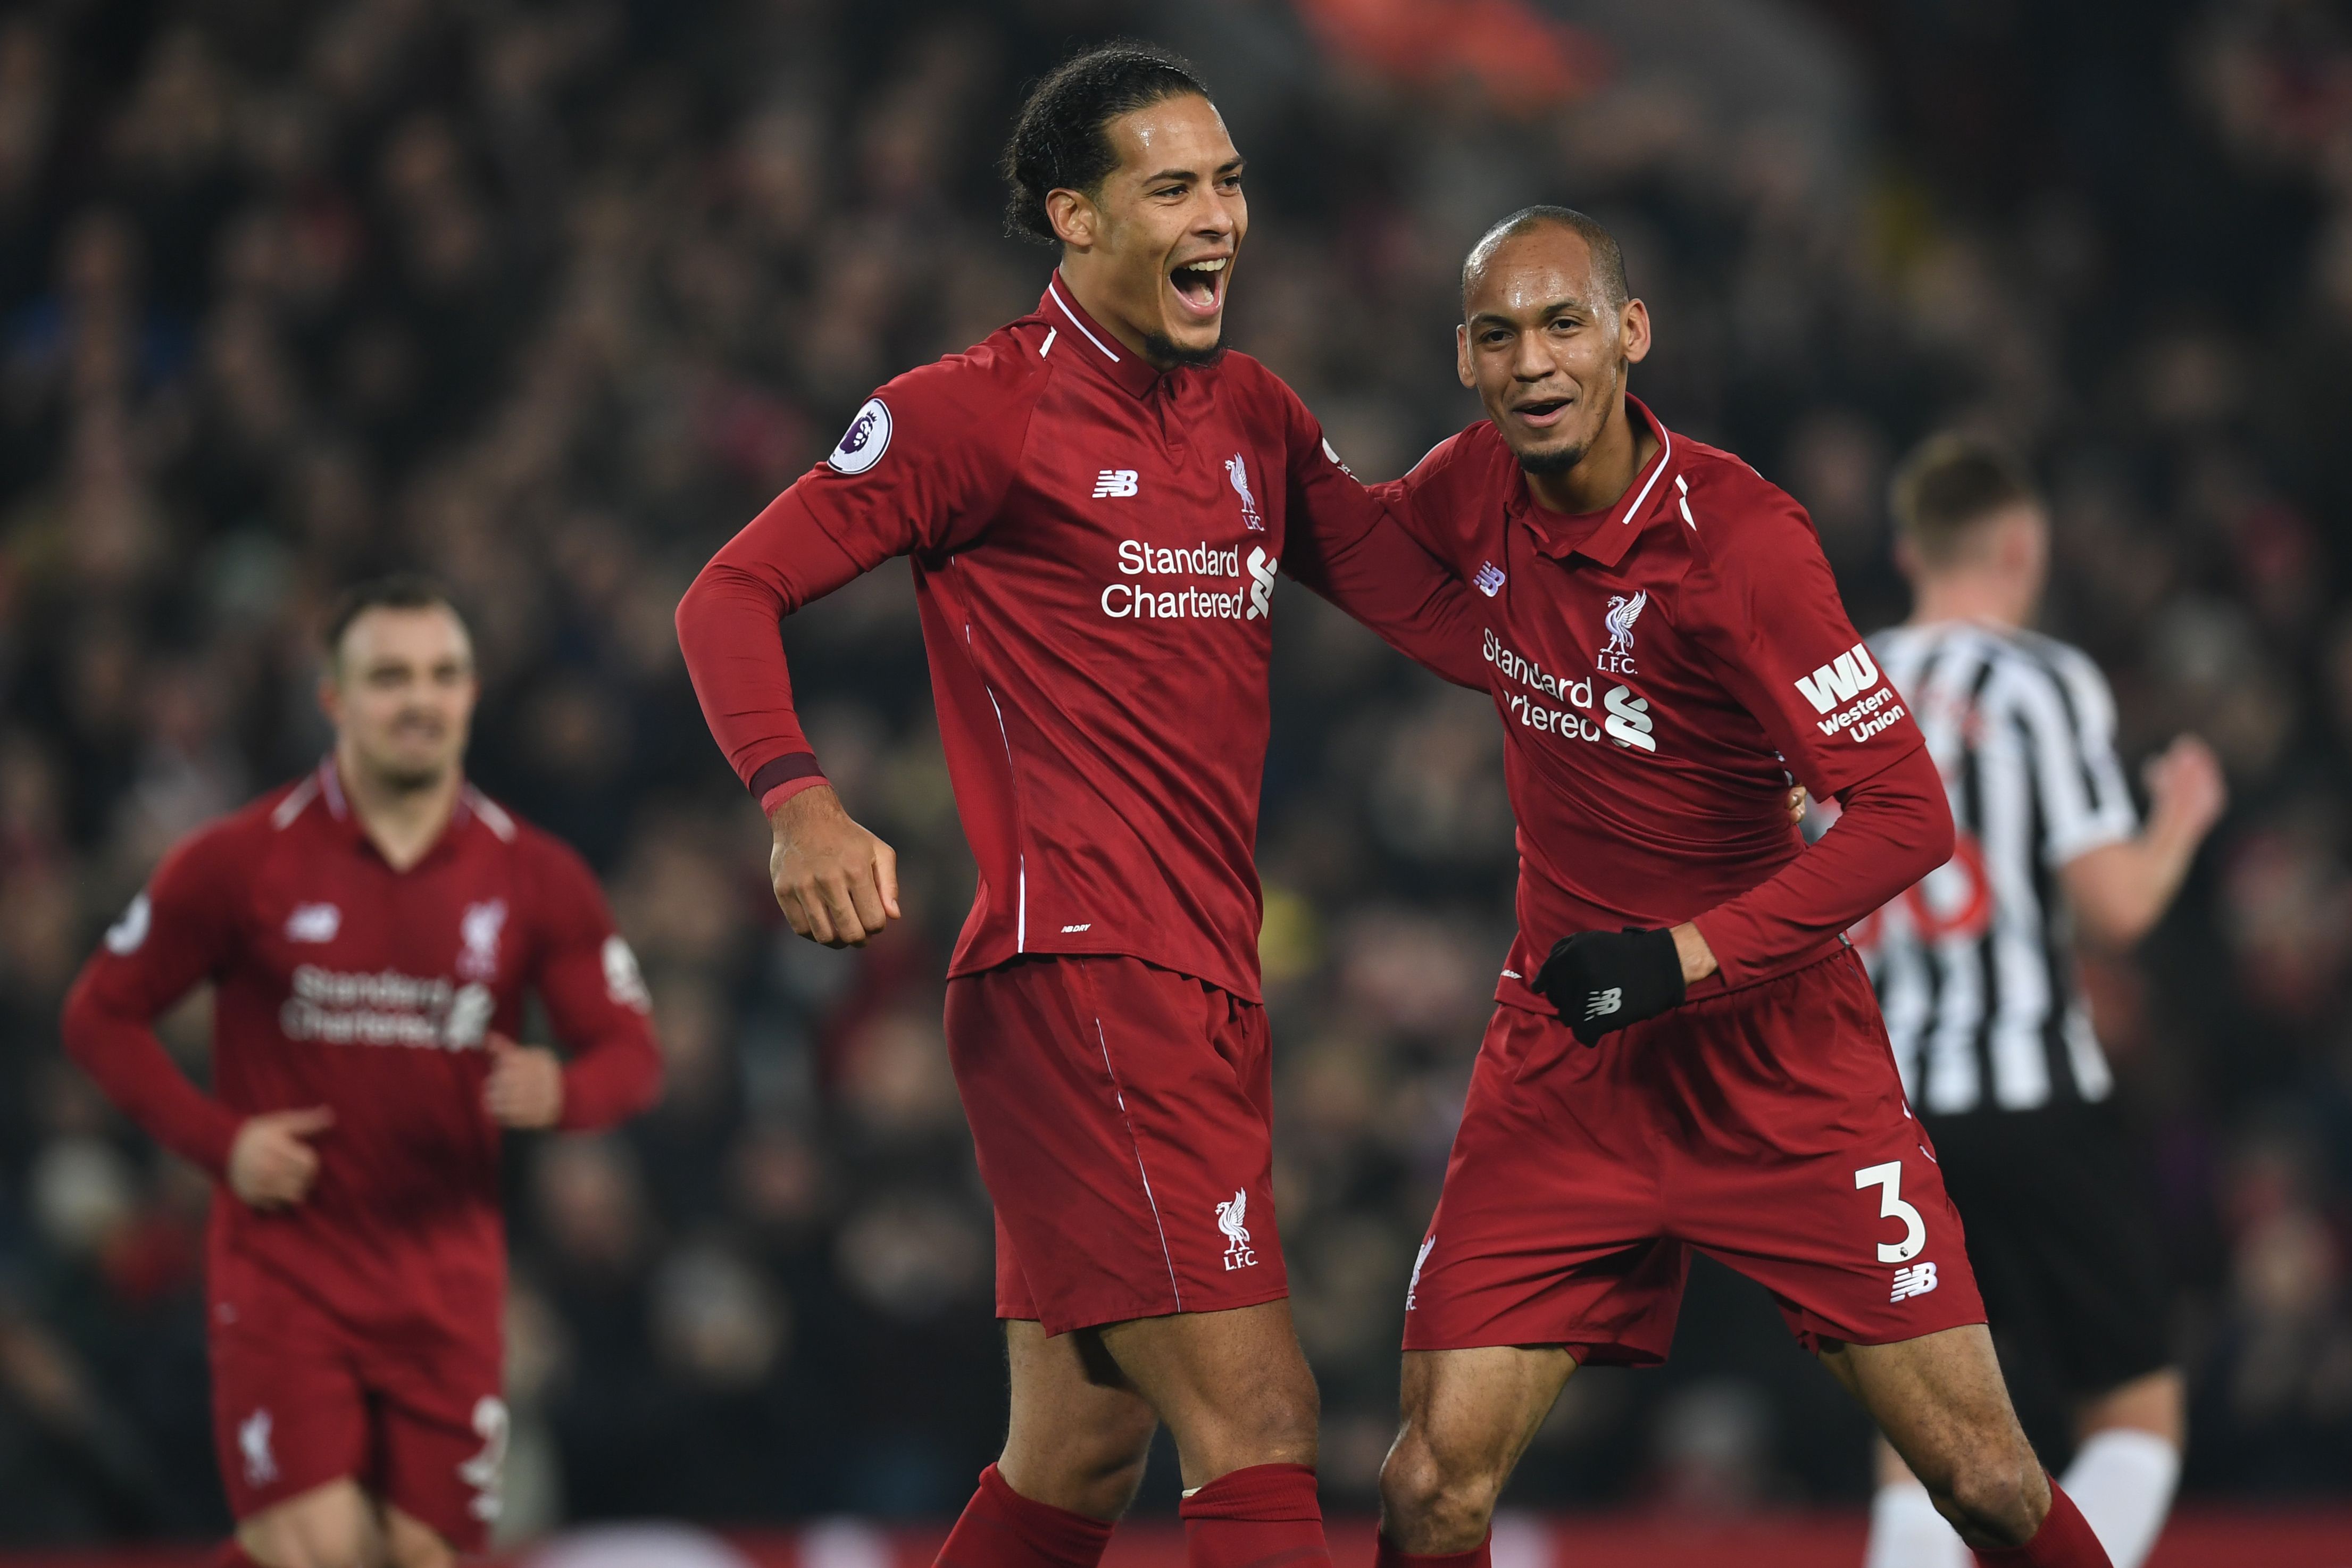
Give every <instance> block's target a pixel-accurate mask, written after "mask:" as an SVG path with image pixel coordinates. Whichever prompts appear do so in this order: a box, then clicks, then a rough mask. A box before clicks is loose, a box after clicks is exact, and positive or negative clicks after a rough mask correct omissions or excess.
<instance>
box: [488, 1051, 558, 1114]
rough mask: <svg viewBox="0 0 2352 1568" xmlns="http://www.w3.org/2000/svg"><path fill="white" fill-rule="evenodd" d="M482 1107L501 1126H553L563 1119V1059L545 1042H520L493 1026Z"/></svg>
mask: <svg viewBox="0 0 2352 1568" xmlns="http://www.w3.org/2000/svg"><path fill="white" fill-rule="evenodd" d="M482 1043H483V1044H484V1045H485V1046H487V1047H488V1048H489V1053H490V1076H489V1078H488V1080H487V1081H485V1082H484V1083H483V1085H482V1109H483V1110H487V1111H488V1112H489V1113H490V1120H491V1121H495V1122H497V1123H498V1124H499V1126H501V1127H552V1126H554V1125H555V1124H556V1123H557V1122H558V1121H562V1119H563V1061H562V1058H560V1057H558V1056H557V1055H556V1054H555V1053H554V1052H553V1051H551V1050H549V1049H548V1048H547V1047H545V1046H519V1045H516V1044H515V1043H514V1042H513V1041H512V1040H510V1039H509V1038H507V1037H505V1036H504V1035H501V1034H499V1033H498V1032H497V1031H496V1030H492V1031H491V1032H490V1034H489V1035H488V1037H486V1038H485V1039H484V1040H483V1042H482Z"/></svg>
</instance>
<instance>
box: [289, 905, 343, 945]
mask: <svg viewBox="0 0 2352 1568" xmlns="http://www.w3.org/2000/svg"><path fill="white" fill-rule="evenodd" d="M342 929H343V911H342V910H339V909H337V908H335V906H334V905H332V904H297V905H295V906H294V912H293V913H292V914H290V915H288V916H287V917H286V940H287V941H288V942H332V941H334V940H335V933H336V932H337V931H341V930H342Z"/></svg>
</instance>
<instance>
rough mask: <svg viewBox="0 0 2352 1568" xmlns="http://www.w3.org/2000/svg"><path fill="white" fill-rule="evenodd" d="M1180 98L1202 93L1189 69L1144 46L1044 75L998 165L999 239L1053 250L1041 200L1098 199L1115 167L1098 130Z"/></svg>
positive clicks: (1115, 46)
mask: <svg viewBox="0 0 2352 1568" xmlns="http://www.w3.org/2000/svg"><path fill="white" fill-rule="evenodd" d="M1186 93H1197V94H1199V95H1200V96H1201V97H1202V98H1207V97H1208V96H1209V89H1207V88H1206V87H1204V86H1202V82H1201V78H1200V73H1198V72H1197V71H1195V70H1194V69H1193V68H1192V66H1191V65H1190V64H1189V63H1188V62H1186V61H1185V60H1184V59H1182V58H1180V57H1178V56H1176V55H1172V54H1171V53H1169V52H1168V51H1167V50H1165V49H1161V48H1159V47H1154V46H1152V45H1150V44H1141V43H1134V42H1129V41H1125V40H1121V41H1119V42H1116V43H1109V44H1103V45H1100V46H1098V47H1095V48H1091V49H1087V50H1086V51H1084V52H1083V53H1080V54H1076V55H1073V56H1071V57H1070V58H1068V59H1066V60H1064V61H1063V62H1062V63H1061V64H1060V65H1058V66H1055V68H1053V69H1052V70H1051V71H1048V72H1047V73H1046V74H1045V76H1044V77H1043V78H1041V79H1039V80H1038V82H1037V84H1036V85H1035V86H1034V87H1032V88H1031V89H1029V96H1028V97H1027V98H1025V99H1024V100H1022V104H1021V113H1020V115H1019V117H1018V118H1017V119H1015V120H1014V121H1013V135H1012V137H1011V138H1010V139H1009V140H1008V141H1007V142H1005V143H1004V153H1003V157H1002V158H1000V159H999V160H998V161H997V169H998V172H999V173H1001V174H1003V176H1004V183H1005V184H1006V185H1007V186H1009V187H1010V188H1011V191H1012V195H1011V198H1010V199H1009V200H1008V201H1006V203H1005V204H1004V232H1005V233H1006V234H1009V235H1011V236H1012V237H1013V238H1015V239H1034V240H1035V241H1037V242H1038V243H1040V244H1042V245H1055V244H1058V243H1060V241H1059V237H1057V236H1056V235H1055V233H1054V225H1053V221H1052V220H1051V219H1050V218H1048V217H1047V216H1045V197H1046V195H1047V193H1049V192H1052V191H1079V192H1083V193H1084V194H1085V195H1087V196H1089V197H1091V196H1094V195H1098V194H1099V193H1100V192H1101V190H1102V183H1103V181H1104V179H1105V178H1106V177H1108V175H1109V174H1110V172H1111V171H1112V170H1113V169H1116V168H1118V153H1117V152H1115V151H1113V149H1112V147H1111V144H1110V138H1109V137H1108V135H1106V134H1104V128H1105V127H1107V126H1108V125H1109V123H1110V122H1111V121H1114V120H1116V119H1118V117H1119V116H1120V115H1122V114H1130V113H1132V112H1134V111H1135V110H1139V109H1149V108H1150V106H1151V105H1153V104H1155V103H1159V102H1161V101H1163V100H1167V99H1171V98H1181V97H1182V96H1183V95H1184V94H1186Z"/></svg>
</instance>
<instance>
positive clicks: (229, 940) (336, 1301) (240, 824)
mask: <svg viewBox="0 0 2352 1568" xmlns="http://www.w3.org/2000/svg"><path fill="white" fill-rule="evenodd" d="M207 980H209V981H210V982H212V984H213V987H214V993H213V1091H212V1093H210V1094H206V1093H205V1092H204V1091H203V1090H201V1089H198V1088H197V1087H196V1086H195V1085H194V1084H193V1083H191V1082H189V1081H188V1079H187V1078H186V1077H185V1076H184V1075H183V1074H182V1073H181V1072H180V1070H179V1068H177V1067H176V1066H174V1065H173V1061H172V1059H171V1058H170V1057H169V1056H168V1055H167V1054H166V1053H165V1052H164V1049H163V1044H162V1042H161V1041H159V1040H158V1039H157V1038H156V1037H155V1033H154V1028H153V1019H154V1018H155V1016H157V1015H158V1014H160V1013H162V1012H163V1011H165V1010H167V1009H168V1008H170V1007H171V1006H172V1005H173V1004H175V1003H176V1002H178V1001H179V1000H180V998H181V997H183V996H184V995H185V994H187V993H188V992H189V991H190V990H191V989H193V988H194V986H195V985H196V984H199V983H201V982H204V981H207ZM527 994H536V995H537V996H538V997H539V999H540V1002H541V1005H542V1006H544V1007H545V1009H546V1011H547V1016H548V1017H549V1019H550V1021H551V1023H552V1024H553V1026H554V1028H555V1033H556V1035H557V1037H558V1038H559V1039H561V1040H562V1043H563V1044H564V1045H565V1046H566V1047H569V1048H570V1050H571V1053H572V1055H571V1058H570V1060H569V1061H568V1062H567V1063H566V1065H565V1068H564V1074H563V1114H562V1124H563V1125H564V1126H565V1127H567V1128H594V1127H602V1126H606V1125H609V1124H610V1123H612V1122H614V1121H619V1120H621V1119H622V1118H624V1117H625V1116H628V1115H630V1114H631V1113H633V1112H635V1111H636V1110H642V1109H644V1108H645V1107H646V1105H648V1104H650V1103H651V1102H652V1100H653V1099H654V1097H655V1095H656V1093H657V1092H658V1091H659V1088H660V1082H661V1058H660V1054H659V1051H658V1050H657V1048H656V1045H655V1042H654V1037H653V1031H652V1028H651V1026H650V1024H649V1022H648V1019H647V999H646V991H645V986H644V984H643V982H642V981H641V979H640V978H639V976H638V973H637V965H636V960H635V958H634V957H633V956H632V955H631V953H630V952H629V948H628V944H627V943H626V942H624V941H623V940H622V939H621V937H620V935H619V934H618V932H616V931H614V927H613V920H612V916H611V914H610V912H609V911H608V910H607V909H606V907H605V903H604V894H603V892H602V890H601V889H599V888H598V887H597V885H596V880H595V878H594V876H593V874H592V873H591V872H590V871H589V869H588V868H587V866H586V864H585V863H584V862H583V861H582V860H581V858H580V857H579V856H578V855H577V854H575V853H574V852H573V851H572V849H570V848H569V847H566V846H564V845H563V844H562V843H561V842H559V841H558V840H556V839H555V838H553V837H551V836H549V835H548V834H545V833H542V832H541V831H539V830H538V829H536V828H534V827H531V826H529V825H528V824H525V823H522V822H519V821H517V820H516V819H515V818H514V817H513V816H509V814H508V813H507V812H506V811H504V810H503V809H501V808H500V807H499V805H496V804H495V803H493V802H492V801H490V800H489V799H488V798H487V797H486V796H484V795H481V794H479V793H478V791H476V790H474V789H473V788H472V787H471V786H467V787H466V788H465V789H464V791H463V792H462V794H461V795H460V797H459V802H458V805H457V812H456V815H455V816H453V818H452V819H451V821H450V823H449V826H448V827H447V829H446V831H445V832H444V833H443V834H442V836H441V837H440V839H439V840H438V841H437V842H436V844H435V845H434V846H433V847H432V848H431V849H429V850H427V851H426V853H425V857H424V858H422V859H420V860H419V861H417V863H416V864H415V865H414V866H411V867H410V868H408V869H407V870H405V871H395V870H394V869H393V868H392V867H391V865H390V864H389V863H388V862H386V861H385V860H384V858H383V856H382V855H381V854H380V853H379V852H378V851H377V850H376V848H375V847H374V845H373V844H372V843H371V842H370V841H369V840H368V838H367V836H366V834H365V833H364V831H362V828H361V826H360V824H359V822H358V820H357V817H356V815H355V814H354V813H353V812H352V809H351V807H350V805H349V802H348V801H347V800H346V799H345V797H344V795H343V794H342V791H341V785H340V781H339V780H338V778H337V774H336V770H335V764H334V763H333V762H332V760H329V761H328V762H326V763H321V764H320V767H319V769H318V770H317V771H316V772H314V773H310V774H309V775H307V776H306V777H304V778H302V779H301V780H299V781H298V782H297V783H295V784H289V785H288V786H286V787H284V788H281V789H278V790H277V791H274V792H272V793H271V794H269V795H266V796H264V797H263V798H261V799H260V800H258V801H256V802H255V803H254V804H253V805H248V806H247V807H246V808H245V809H243V810H242V811H239V812H236V813H235V814H234V815H232V816H227V817H225V818H223V819H222V820H220V821H219V822H216V823H214V824H212V825H211V826H207V827H205V828H203V829H201V830H200V831H198V832H196V833H194V834H193V835H191V836H190V837H188V838H187V839H185V840H184V841H183V842H182V843H181V844H179V845H178V846H176V847H174V848H173V850H172V852H171V853H170V854H169V855H168V856H167V857H165V858H164V860H163V864H162V865H161V866H160V867H159V868H157V869H156V872H155V874H154V877H153V879H152V880H151V881H150V882H149V884H148V886H147V889H146V890H145V891H144V892H142V893H141V894H140V895H139V897H138V898H137V899H136V900H134V901H133V902H132V904H131V908H130V910H128V911H127V912H126V913H125V914H124V915H123V917H122V919H121V921H118V922H117V923H116V925H115V926H114V928H113V929H112V930H111V931H108V932H107V934H106V940H105V942H104V943H103V944H102V945H101V946H100V949H99V951H98V952H96V953H94V954H93V955H92V956H91V957H90V959H89V963H87V964H86V965H85V966H84V967H83V970H82V972H81V974H80V976H79V978H78V979H77V980H76V981H75V983H74V987H73V990H72V992H71V993H70V994H68V997H67V1000H66V1009H65V1021H64V1031H65V1040H66V1047H67V1049H68V1051H69V1052H71V1053H72V1055H73V1057H74V1058H75V1059H76V1060H77V1061H79V1063H80V1064H81V1065H82V1067H83V1068H85V1069H87V1070H88V1071H89V1074H90V1076H91V1077H92V1078H94V1079H97V1080H98V1083H99V1086H100V1088H101V1089H104V1090H105V1091H106V1093H107V1094H108V1096H109V1097H110V1099H112V1100H113V1101H114V1102H115V1103H116V1104H117V1105H119V1106H120V1107H121V1108H122V1110H124V1112H125V1113H126V1114H128V1115H129V1116H130V1117H131V1120H133V1121H136V1122H138V1123H139V1125H140V1126H141V1127H142V1128H143V1129H144V1130H145V1131H147V1132H149V1133H150V1134H151V1135H152V1136H153V1137H154V1138H155V1139H156V1141H157V1142H161V1143H163V1145H164V1146H165V1147H166V1148H168V1149H171V1150H173V1151H174V1152H177V1153H179V1154H181V1155H183V1156H184V1157H186V1158H187V1159H189V1160H191V1161H193V1162H194V1163H197V1164H198V1165H201V1166H203V1167H204V1168H205V1170H207V1171H210V1172H211V1173H213V1174H214V1175H215V1177H222V1176H225V1174H226V1169H227V1164H228V1155H229V1149H230V1145H231V1144H232V1143H233V1142H234V1141H235V1140H236V1132H237V1129H238V1127H239V1126H240V1125H242V1123H243V1122H244V1120H245V1119H246V1118H247V1117H248V1116H251V1115H254V1114H256V1113H258V1112H262V1111H269V1110H299V1109H305V1108H308V1107H311V1106H320V1105H323V1106H326V1107H328V1108H329V1109H331V1110H332V1111H333V1112H334V1125H333V1126H332V1127H331V1128H330V1129H329V1130H327V1131H324V1132H321V1133H320V1134H319V1135H318V1136H317V1137H316V1138H315V1139H314V1140H313V1141H312V1146H313V1147H314V1148H315V1149H316V1150H317V1151H318V1153H319V1174H318V1178H317V1181H316V1182H315V1183H314V1184H313V1185H312V1187H311V1189H310V1194H309V1196H308V1197H306V1198H305V1199H304V1200H303V1201H302V1202H301V1203H300V1204H299V1205H294V1206H293V1207H290V1208H288V1209H284V1210H280V1211H277V1212H272V1213H263V1212H260V1211H258V1210H255V1209H252V1208H249V1207H247V1205H245V1204H243V1203H242V1202H239V1201H238V1200H237V1199H236V1197H235V1196H234V1195H232V1194H228V1193H226V1191H224V1192H223V1193H221V1194H219V1195H218V1197H217V1198H216V1200H215V1203H214V1205H213V1212H212V1221H211V1231H210V1237H209V1248H210V1252H211V1255H212V1259H213V1265H214V1271H215V1275H216V1276H217V1275H218V1274H219V1273H220V1272H221V1267H222V1265H223V1263H224V1262H235V1263H238V1264H243V1265H251V1266H257V1267H259V1268H262V1269H263V1270H265V1271H267V1272H268V1273H269V1274H270V1275H272V1276H273V1277H275V1278H277V1279H278V1280H279V1281H280V1282H281V1283H284V1284H286V1285H288V1286H289V1287H290V1288H292V1289H299V1290H302V1291H304V1292H307V1293H308V1294H310V1295H311V1296H312V1297H314V1298H315V1299H316V1300H319V1301H320V1303H321V1304H323V1305H324V1306H326V1307H327V1308H329V1309H330V1310H332V1311H334V1312H335V1313H337V1314H338V1315H339V1316H341V1317H342V1318H343V1319H344V1320H345V1321H349V1322H352V1323H353V1324H355V1325H360V1326H362V1327H381V1328H383V1330H385V1331H402V1330H403V1329H405V1328H408V1327H412V1326H415V1325H416V1324H418V1323H419V1322H420V1321H422V1322H425V1323H429V1324H431V1325H433V1326H436V1327H437V1328H439V1329H442V1330H444V1331H447V1332H450V1333H454V1334H458V1335H461V1336H478V1335H479V1334H480V1333H481V1332H482V1331H483V1328H484V1325H485V1324H486V1323H487V1324H488V1325H490V1326H491V1327H493V1328H494V1327H495V1325H496V1322H497V1320H498V1313H499V1300H500V1297H501V1294H502V1292H503V1289H504V1285H505V1278H506V1247H505V1232H504V1227H503V1225H502V1221H501V1216H500V1212H499V1175H498V1172H499V1127H498V1125H497V1124H496V1123H495V1122H493V1121H491V1120H490V1118H489V1116H488V1113H487V1112H486V1111H485V1110H484V1109H483V1104H482V1094H483V1085H484V1082H485V1080H486V1079H487V1078H488V1072H489V1061H488V1052H487V1051H486V1050H485V1049H484V1048H483V1037H484V1036H485V1035H486V1034H487V1033H488V1031H489V1030H492V1029H497V1030H499V1031H501V1032H503V1033H505V1034H507V1035H509V1036H513V1035H516V1034H518V1033H519V1032H520V1028H521V1026H522V1014H523V1004H524V999H525V996H526V995H527Z"/></svg>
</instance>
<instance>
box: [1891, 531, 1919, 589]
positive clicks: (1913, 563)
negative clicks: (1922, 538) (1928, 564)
mask: <svg viewBox="0 0 2352 1568" xmlns="http://www.w3.org/2000/svg"><path fill="white" fill-rule="evenodd" d="M1895 570H1896V571H1897V572H1900V573H1902V574H1903V580H1904V581H1905V582H1906V583H1916V582H1917V581H1919V552H1918V551H1917V550H1916V548H1914V547H1913V545H1912V543H1911V542H1910V541H1909V540H1907V539H1906V538H1904V537H1903V536H1902V535H1901V534H1899V533H1898V534H1896V535H1895Z"/></svg>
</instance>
